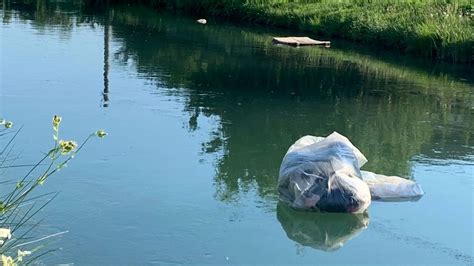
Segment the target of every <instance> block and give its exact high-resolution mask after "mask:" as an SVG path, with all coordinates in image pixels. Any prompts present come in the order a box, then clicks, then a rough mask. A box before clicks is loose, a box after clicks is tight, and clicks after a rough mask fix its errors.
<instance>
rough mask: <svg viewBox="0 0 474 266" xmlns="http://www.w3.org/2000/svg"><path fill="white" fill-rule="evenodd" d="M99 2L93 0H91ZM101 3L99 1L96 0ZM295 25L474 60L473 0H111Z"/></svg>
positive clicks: (385, 45)
mask: <svg viewBox="0 0 474 266" xmlns="http://www.w3.org/2000/svg"><path fill="white" fill-rule="evenodd" d="M90 1H92V2H94V0H90ZM95 2H97V1H95ZM109 2H128V3H139V4H147V5H150V6H153V7H155V8H168V9H173V10H182V11H185V12H186V13H189V14H193V15H199V16H214V17H223V18H226V19H230V20H233V21H238V22H245V23H254V24H262V25H270V26H276V27H283V28H288V29H295V30H298V31H303V32H306V33H309V34H312V35H314V36H316V37H323V38H334V37H336V38H343V39H347V40H351V41H356V42H360V43H366V44H370V45H376V46H378V47H381V48H389V49H393V50H398V51H401V52H403V53H411V54H413V55H415V56H422V57H425V58H428V59H436V60H445V61H450V62H464V63H466V62H470V63H472V62H473V61H474V58H473V52H474V47H473V46H474V13H473V12H474V5H473V4H472V1H470V0H379V1H370V0H293V1H291V0H201V1H197V0H111V1H109Z"/></svg>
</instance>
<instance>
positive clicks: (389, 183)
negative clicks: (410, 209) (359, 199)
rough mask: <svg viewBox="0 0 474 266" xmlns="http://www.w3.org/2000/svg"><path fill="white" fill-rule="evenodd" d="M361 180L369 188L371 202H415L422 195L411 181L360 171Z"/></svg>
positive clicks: (419, 188)
mask: <svg viewBox="0 0 474 266" xmlns="http://www.w3.org/2000/svg"><path fill="white" fill-rule="evenodd" d="M361 174H362V175H361V177H362V180H364V182H365V183H367V185H368V186H369V189H370V194H371V196H372V199H373V200H382V201H416V200H419V199H420V198H421V197H422V196H423V195H424V192H423V189H422V188H421V186H420V185H419V184H417V183H416V182H414V181H412V180H408V179H404V178H401V177H398V176H386V175H380V174H375V173H372V172H368V171H361Z"/></svg>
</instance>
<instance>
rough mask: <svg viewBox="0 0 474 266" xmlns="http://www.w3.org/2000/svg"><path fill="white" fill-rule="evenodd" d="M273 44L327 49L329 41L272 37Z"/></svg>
mask: <svg viewBox="0 0 474 266" xmlns="http://www.w3.org/2000/svg"><path fill="white" fill-rule="evenodd" d="M273 43H277V44H286V45H291V46H304V45H324V46H326V47H329V46H330V45H331V42H330V41H318V40H313V39H311V38H309V37H273Z"/></svg>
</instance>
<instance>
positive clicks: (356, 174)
mask: <svg viewBox="0 0 474 266" xmlns="http://www.w3.org/2000/svg"><path fill="white" fill-rule="evenodd" d="M366 162H367V159H366V158H365V157H364V155H363V154H362V153H361V152H360V151H359V150H358V149H357V148H356V147H355V146H354V145H352V143H351V142H350V141H349V140H348V139H347V138H346V137H344V136H342V135H340V134H339V133H337V132H334V133H332V134H331V135H329V136H328V137H327V138H321V137H313V136H305V137H302V138H301V139H299V140H298V141H297V142H296V143H295V144H293V145H292V146H291V147H290V148H289V149H288V152H287V153H286V155H285V157H284V158H283V162H282V164H281V167H280V174H279V178H278V191H279V195H280V199H281V200H282V201H284V202H287V203H289V204H290V206H292V207H294V208H298V209H314V210H319V211H322V212H350V213H359V212H363V211H364V210H366V209H367V207H368V206H369V205H370V201H371V197H370V191H369V187H368V186H367V184H366V183H365V182H364V181H362V180H361V173H360V170H359V169H360V167H361V166H362V165H363V164H365V163H366Z"/></svg>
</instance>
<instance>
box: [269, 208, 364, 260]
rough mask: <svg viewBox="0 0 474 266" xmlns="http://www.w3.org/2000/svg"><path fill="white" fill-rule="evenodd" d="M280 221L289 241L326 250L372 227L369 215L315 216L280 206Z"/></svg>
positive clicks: (337, 246)
mask: <svg viewBox="0 0 474 266" xmlns="http://www.w3.org/2000/svg"><path fill="white" fill-rule="evenodd" d="M277 219H278V221H279V222H280V224H281V226H282V227H283V230H285V232H286V235H287V236H288V238H289V239H291V240H293V241H295V242H297V243H298V244H300V245H302V246H307V247H312V248H314V249H320V250H324V251H334V250H337V249H339V248H341V247H342V246H343V245H344V244H345V243H346V242H347V241H349V240H351V239H352V238H354V237H356V236H357V235H358V234H360V233H361V232H362V231H363V230H365V229H366V228H367V227H368V225H369V215H368V213H367V212H364V213H360V214H349V213H315V212H304V211H297V210H294V209H292V208H291V207H289V206H287V205H285V204H283V203H279V204H278V206H277Z"/></svg>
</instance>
